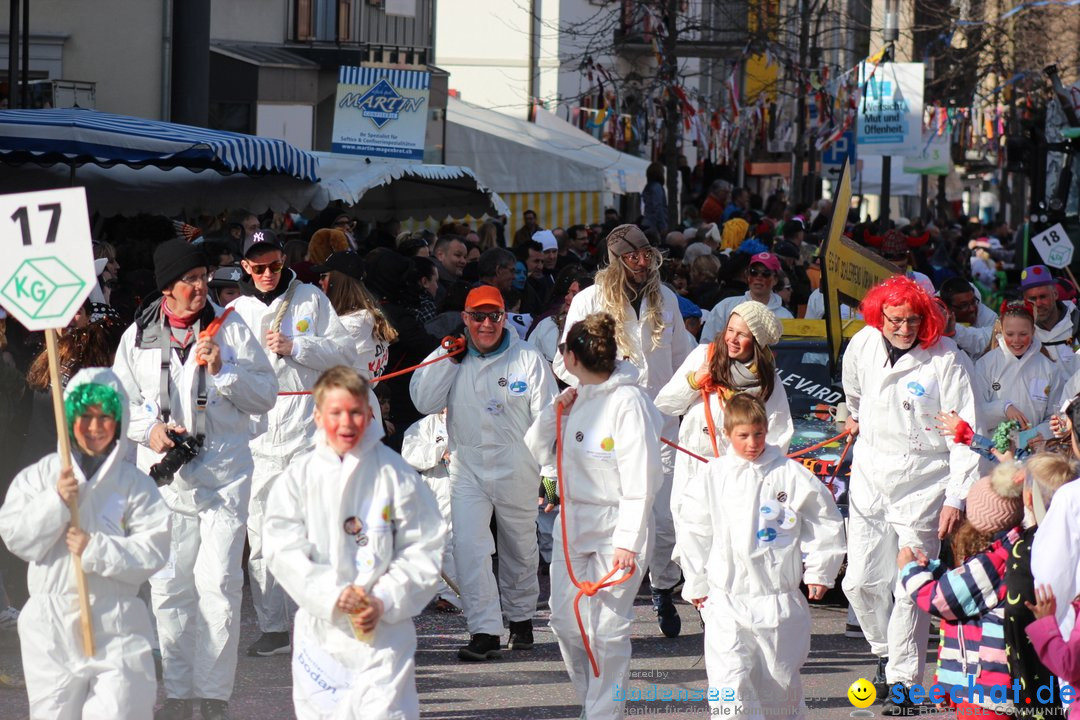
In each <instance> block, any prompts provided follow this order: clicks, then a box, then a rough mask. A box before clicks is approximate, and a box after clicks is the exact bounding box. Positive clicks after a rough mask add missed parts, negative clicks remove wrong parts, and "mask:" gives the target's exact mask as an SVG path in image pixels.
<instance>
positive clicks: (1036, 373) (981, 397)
mask: <svg viewBox="0 0 1080 720" xmlns="http://www.w3.org/2000/svg"><path fill="white" fill-rule="evenodd" d="M972 385H973V386H974V389H975V414H976V417H977V418H978V420H979V432H981V433H982V434H984V435H986V436H990V435H992V434H993V432H994V429H995V428H996V427H997V426H998V424H999V423H1001V422H1003V421H1004V420H1005V419H1006V417H1005V404H1006V403H1007V402H1008V403H1010V404H1012V405H1014V406H1015V407H1016V409H1017V410H1019V411H1020V412H1022V413H1024V417H1026V418H1027V420H1028V423H1030V425H1031V427H1032V428H1034V429H1037V430H1038V431H1039V434H1040V435H1042V436H1043V437H1044V438H1047V439H1050V438H1052V437H1053V436H1054V434H1053V433H1052V432H1050V416H1051V415H1053V414H1054V413H1055V412H1057V410H1058V408H1059V407H1061V393H1062V389H1063V387H1064V385H1065V375H1064V372H1063V371H1062V368H1061V363H1059V362H1057V361H1056V359H1055V360H1051V359H1050V358H1049V357H1047V356H1046V355H1045V354H1044V353H1043V350H1042V343H1040V342H1039V340H1038V338H1034V339H1032V341H1031V346H1030V347H1029V348H1028V349H1027V352H1025V353H1024V355H1023V356H1022V357H1020V358H1017V357H1016V356H1015V355H1013V353H1012V350H1009V348H1008V347H1006V345H1005V339H1004V338H998V346H997V347H996V348H994V349H993V350H991V351H990V352H988V353H986V354H985V355H983V356H982V357H981V358H979V361H978V362H977V363H975V375H974V379H973V382H972ZM987 462H989V461H987Z"/></svg>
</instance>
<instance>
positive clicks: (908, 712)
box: [881, 687, 919, 717]
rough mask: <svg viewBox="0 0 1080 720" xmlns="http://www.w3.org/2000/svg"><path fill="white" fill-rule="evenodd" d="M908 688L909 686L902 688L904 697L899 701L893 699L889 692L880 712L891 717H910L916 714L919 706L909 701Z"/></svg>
mask: <svg viewBox="0 0 1080 720" xmlns="http://www.w3.org/2000/svg"><path fill="white" fill-rule="evenodd" d="M909 690H910V688H906V687H904V688H903V691H904V697H903V699H901V700H900V702H895V701H893V699H892V695H891V694H890V695H889V697H887V698H886V699H885V702H884V703H883V704H882V706H881V714H882V715H886V716H891V717H911V716H913V715H918V714H919V706H918V705H916V704H915V703H913V702H912V701H911V696H910V695H909V694H908V693H909ZM890 692H891V691H890Z"/></svg>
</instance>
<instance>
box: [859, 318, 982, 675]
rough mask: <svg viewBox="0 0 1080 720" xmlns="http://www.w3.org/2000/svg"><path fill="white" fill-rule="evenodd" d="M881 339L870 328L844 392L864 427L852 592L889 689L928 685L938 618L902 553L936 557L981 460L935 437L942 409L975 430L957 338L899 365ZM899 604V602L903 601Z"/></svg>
mask: <svg viewBox="0 0 1080 720" xmlns="http://www.w3.org/2000/svg"><path fill="white" fill-rule="evenodd" d="M885 343H886V340H885V338H884V336H883V335H882V334H881V331H879V330H877V329H875V328H873V327H870V326H867V327H864V328H863V329H862V330H860V331H859V332H858V333H856V334H855V337H853V338H852V339H851V342H850V343H849V344H848V348H847V350H846V351H845V353H844V369H843V378H844V392H845V393H846V394H847V404H848V409H849V410H850V411H851V417H852V418H854V419H855V420H857V421H858V422H859V435H858V439H857V441H856V442H855V446H854V448H853V459H852V466H851V486H850V490H849V492H848V497H849V501H850V505H849V524H848V547H849V550H848V569H847V573H846V575H845V576H844V583H843V587H844V593H845V594H846V595H847V597H848V600H849V601H850V602H851V606H852V607H853V608H855V613H856V615H857V616H858V618H859V625H860V626H861V627H862V630H863V634H864V635H865V636H866V639H867V641H868V642H869V643H870V649H871V651H872V652H873V653H874V655H876V656H878V657H886V656H887V657H888V658H889V664H888V667H886V670H885V673H886V677H887V678H888V681H889V683H890V684H893V683H898V682H902V683H904V684H905V685H911V684H912V683H916V682H921V678H922V673H923V668H924V665H925V660H924V658H925V652H924V648H926V642H927V639H928V637H929V621H930V616H929V615H927V614H926V613H920V612H918V611H917V609H916V607H915V605H914V604H913V603H912V602H911V599H910V598H909V597H908V595H907V593H905V592H904V591H903V588H902V586H900V584H899V581H898V577H897V568H896V553H897V551H898V550H899V548H901V547H913V548H922V549H923V551H924V552H925V553H926V555H927V556H928V557H930V558H931V559H932V558H935V557H937V554H938V550H939V547H940V542H939V540H938V520H939V517H940V514H941V508H942V505H943V504H946V503H947V504H948V505H950V506H953V507H957V508H960V509H963V506H964V499H965V498H966V497H967V491H968V488H969V487H970V486H971V484H972V483H973V482H974V481H975V480H976V479H977V478H978V461H979V456H978V455H977V454H976V453H973V452H971V450H970V449H969V448H967V447H965V446H963V445H957V444H956V443H954V442H953V441H952V439H951V438H948V439H947V438H945V437H942V436H941V434H940V433H938V432H937V431H936V430H934V426H935V425H936V424H937V421H936V419H935V418H936V417H937V414H938V413H939V412H941V411H942V410H944V411H950V410H956V411H957V412H958V413H959V414H960V417H961V418H963V419H964V420H965V421H966V422H967V423H968V424H969V425H971V426H972V427H977V425H976V423H975V394H974V391H973V389H972V386H971V380H970V378H971V377H972V375H973V372H974V371H973V370H972V368H971V361H970V360H969V359H968V357H967V355H966V354H964V353H963V352H961V351H960V350H959V348H957V347H956V344H955V343H954V342H952V341H951V340H950V339H949V338H941V339H940V340H939V341H938V342H937V343H935V344H934V345H931V346H930V347H929V348H925V349H924V348H922V347H919V346H918V345H917V344H916V346H915V347H913V348H912V349H911V350H910V351H909V352H907V353H906V354H905V355H903V356H902V357H900V358H899V359H898V360H897V361H896V364H895V365H890V364H889V361H888V353H887V352H886V350H885ZM894 596H895V602H894Z"/></svg>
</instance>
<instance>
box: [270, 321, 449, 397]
mask: <svg viewBox="0 0 1080 720" xmlns="http://www.w3.org/2000/svg"><path fill="white" fill-rule="evenodd" d="M440 347H442V349H443V350H446V354H445V355H440V356H439V357H436V358H432V359H430V360H425V361H424V362H422V363H420V364H419V365H413V366H412V367H407V368H403V369H401V370H397V371H395V372H392V373H387V374H385V375H380V376H379V377H377V378H375V379H374V380H372V381H371V384H372V385H376V384H378V383H380V382H382V381H383V380H389V379H390V378H395V377H398V376H400V375H406V374H408V373H411V372H413V371H414V370H419V369H420V368H422V367H425V366H427V365H432V364H434V363H437V362H439V361H440V360H446V359H447V358H449V357H453V356H454V355H460V354H461V353H463V352H465V339H464V338H460V337H450V336H449V335H448V336H447V337H444V338H443V339H442V343H440ZM310 394H311V391H310V390H296V391H293V392H279V393H278V396H279V397H282V396H286V395H310Z"/></svg>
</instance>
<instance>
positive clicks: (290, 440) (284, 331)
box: [229, 230, 359, 657]
mask: <svg viewBox="0 0 1080 720" xmlns="http://www.w3.org/2000/svg"><path fill="white" fill-rule="evenodd" d="M240 265H241V267H243V269H244V273H245V275H244V277H243V278H242V279H241V280H240V292H241V296H240V297H238V298H236V299H235V300H233V301H232V303H230V305H229V307H231V308H232V309H233V310H235V311H236V313H237V314H238V315H239V316H240V317H241V318H243V319H244V322H245V323H247V326H248V327H249V328H251V331H252V332H253V333H254V334H255V337H256V338H258V339H259V342H260V343H261V344H262V346H263V349H264V350H265V351H266V355H267V357H268V358H269V359H270V364H271V365H272V366H273V368H274V374H275V375H276V376H277V382H278V392H298V391H306V390H311V388H312V386H313V385H314V384H315V381H316V380H318V378H319V375H320V374H321V373H322V372H323V371H324V370H329V369H330V368H332V367H334V366H336V365H350V366H356V365H357V364H358V362H359V358H358V356H357V353H356V346H355V344H354V343H353V340H352V338H351V337H350V335H349V333H348V331H347V330H346V329H345V326H344V325H343V324H342V323H341V320H339V319H338V314H337V313H336V312H335V311H334V308H333V306H331V304H330V300H329V299H328V298H327V297H326V295H324V294H323V293H322V291H321V290H319V288H317V287H315V286H314V285H309V284H307V283H303V282H300V280H299V279H297V277H296V275H295V273H293V271H292V270H289V269H288V268H286V267H285V252H284V250H283V248H282V246H281V244H280V243H279V242H278V240H277V238H276V237H275V236H274V235H273V233H272V231H270V230H259V231H257V232H255V233H254V234H253V235H252V236H251V237H249V238H248V239H247V241H246V242H245V243H244V259H243V260H241V261H240ZM314 409H315V403H314V401H313V400H312V399H311V396H310V395H282V396H279V397H278V398H277V402H275V403H274V407H273V409H271V410H270V412H269V413H267V415H266V424H267V428H266V431H265V432H263V433H262V434H260V435H259V436H258V437H256V438H255V439H253V440H252V441H251V455H252V458H253V459H254V461H255V472H254V473H252V476H251V500H250V501H249V502H248V519H247V531H248V545H249V546H250V547H251V553H250V555H249V556H248V577H249V579H250V581H251V602H252V605H254V606H255V616H256V618H257V620H258V623H259V631H260V633H261V635H260V637H259V638H258V639H257V640H256V641H255V642H254V643H253V644H252V645H251V646H250V647H249V648H248V650H247V654H248V655H249V656H252V657H259V656H262V657H267V656H270V655H279V654H288V652H289V651H290V649H291V648H290V646H289V627H290V626H291V625H292V612H293V607H292V601H291V600H289V598H288V597H287V596H286V595H285V591H284V590H282V589H281V586H280V585H278V583H277V581H276V580H274V576H273V574H271V573H270V572H268V571H267V569H266V558H265V556H264V554H263V549H262V548H263V533H262V519H263V512H264V510H265V508H266V494H267V492H269V490H270V485H271V483H272V481H273V480H274V478H276V477H277V476H278V475H279V474H280V473H281V471H282V470H284V469H285V468H287V467H288V466H289V463H290V462H291V461H292V459H293V458H295V457H296V456H298V455H299V454H300V453H303V452H307V450H308V449H309V448H310V447H311V443H312V438H313V437H314V435H315V427H314V426H313V425H312V424H311V415H312V412H314Z"/></svg>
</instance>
